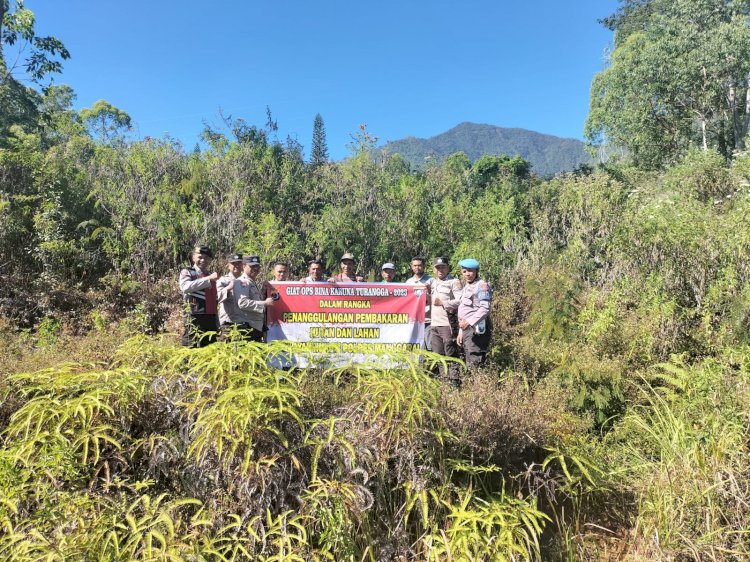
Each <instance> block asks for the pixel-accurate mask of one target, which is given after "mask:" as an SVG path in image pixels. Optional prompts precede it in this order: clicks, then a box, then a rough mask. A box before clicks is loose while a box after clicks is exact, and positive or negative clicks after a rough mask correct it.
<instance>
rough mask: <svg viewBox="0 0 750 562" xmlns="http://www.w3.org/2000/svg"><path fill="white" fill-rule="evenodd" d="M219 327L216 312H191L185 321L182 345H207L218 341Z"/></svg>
mask: <svg viewBox="0 0 750 562" xmlns="http://www.w3.org/2000/svg"><path fill="white" fill-rule="evenodd" d="M217 329H218V322H217V321H216V314H191V315H190V316H188V318H187V321H186V322H185V331H184V332H183V333H182V345H184V346H185V347H206V346H207V345H210V344H212V343H214V342H215V341H216V331H217ZM206 332H212V333H206Z"/></svg>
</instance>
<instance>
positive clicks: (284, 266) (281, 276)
mask: <svg viewBox="0 0 750 562" xmlns="http://www.w3.org/2000/svg"><path fill="white" fill-rule="evenodd" d="M288 280H289V264H288V263H286V262H285V261H277V262H274V264H273V281H288Z"/></svg>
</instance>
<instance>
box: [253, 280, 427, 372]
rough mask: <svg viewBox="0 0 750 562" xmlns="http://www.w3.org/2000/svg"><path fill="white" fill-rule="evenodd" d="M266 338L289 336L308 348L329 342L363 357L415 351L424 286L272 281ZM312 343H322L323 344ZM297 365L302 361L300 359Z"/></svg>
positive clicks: (419, 338)
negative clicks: (273, 297) (275, 297)
mask: <svg viewBox="0 0 750 562" xmlns="http://www.w3.org/2000/svg"><path fill="white" fill-rule="evenodd" d="M271 285H272V286H273V287H274V289H276V290H277V291H278V295H279V298H278V300H277V301H276V302H275V303H274V305H273V306H270V307H268V308H267V309H266V310H267V323H268V333H267V339H268V341H269V342H270V341H275V340H291V341H295V342H300V343H303V344H305V347H307V348H308V349H309V350H310V352H311V353H315V351H316V347H317V348H323V347H324V348H325V349H326V350H328V353H330V348H331V346H330V344H331V343H332V342H333V343H337V344H338V345H337V346H335V349H337V350H338V351H340V352H341V353H344V354H348V355H349V357H348V359H347V360H348V361H364V360H366V359H369V358H368V357H367V356H368V354H371V353H373V352H382V351H388V350H399V351H412V350H418V349H419V348H420V347H421V345H422V342H423V341H424V320H425V302H426V298H427V297H426V289H425V286H424V285H406V284H403V283H326V282H321V283H289V282H272V283H271ZM316 344H325V345H323V346H321V345H316ZM299 363H300V364H302V363H303V362H302V361H299Z"/></svg>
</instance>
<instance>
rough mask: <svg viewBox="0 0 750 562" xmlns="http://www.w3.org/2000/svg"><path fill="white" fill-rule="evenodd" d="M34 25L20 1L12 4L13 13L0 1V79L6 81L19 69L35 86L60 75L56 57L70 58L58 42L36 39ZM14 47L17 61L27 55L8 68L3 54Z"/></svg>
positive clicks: (51, 38) (7, 1) (8, 5)
mask: <svg viewBox="0 0 750 562" xmlns="http://www.w3.org/2000/svg"><path fill="white" fill-rule="evenodd" d="M34 23H35V19H34V12H32V11H31V10H29V9H27V8H25V7H24V4H23V0H16V2H15V9H13V10H11V8H10V1H9V0H0V79H2V80H6V79H8V78H9V77H10V76H11V75H12V74H13V73H14V71H17V70H19V69H22V70H23V71H24V72H25V73H26V74H27V75H28V76H29V77H30V78H31V79H32V80H33V81H34V82H39V81H41V80H42V79H43V78H44V77H45V76H47V75H48V74H51V73H57V72H61V71H62V63H61V62H60V61H59V60H58V57H59V58H61V59H63V60H67V59H68V58H70V53H69V52H68V50H67V49H66V48H65V45H63V43H62V41H60V40H59V39H57V38H56V37H53V36H48V37H39V36H37V35H36V33H35V32H34ZM14 46H15V47H16V48H17V55H18V56H17V58H18V59H19V60H20V58H21V57H22V56H23V53H27V54H26V58H25V60H24V61H23V62H21V63H17V62H13V63H12V64H11V66H10V67H8V65H7V62H6V58H5V50H6V48H8V47H14Z"/></svg>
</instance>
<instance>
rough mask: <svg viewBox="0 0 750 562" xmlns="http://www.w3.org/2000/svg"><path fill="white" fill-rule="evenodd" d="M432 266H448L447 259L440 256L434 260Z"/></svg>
mask: <svg viewBox="0 0 750 562" xmlns="http://www.w3.org/2000/svg"><path fill="white" fill-rule="evenodd" d="M432 265H450V264H449V263H448V258H444V257H442V256H441V257H439V258H435V261H433V262H432Z"/></svg>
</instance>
